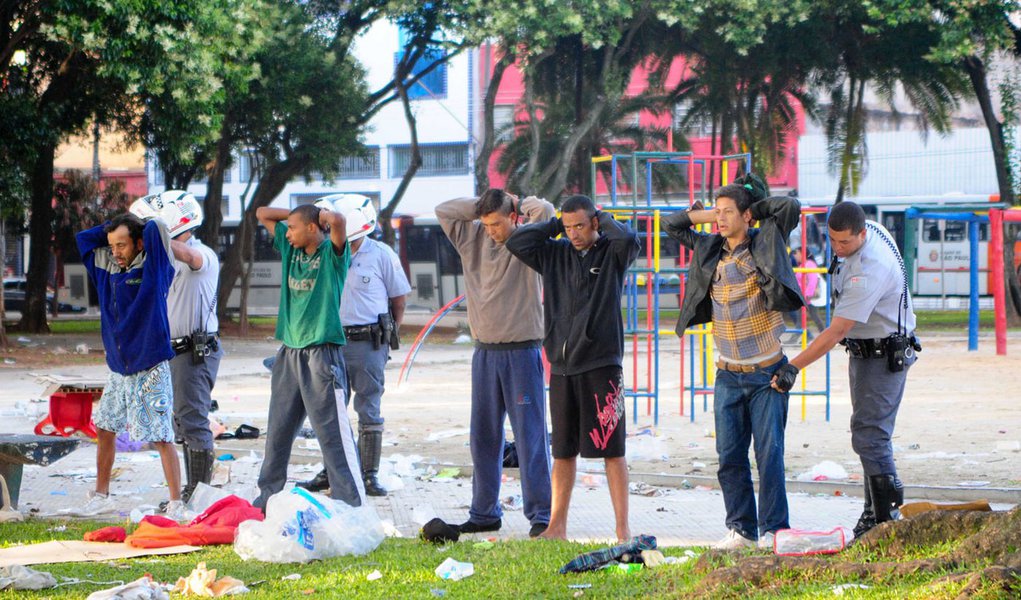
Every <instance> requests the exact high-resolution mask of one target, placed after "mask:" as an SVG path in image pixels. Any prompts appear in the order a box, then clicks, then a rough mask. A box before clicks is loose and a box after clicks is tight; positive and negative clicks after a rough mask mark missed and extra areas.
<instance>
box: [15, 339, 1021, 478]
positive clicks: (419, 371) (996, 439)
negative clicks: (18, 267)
mask: <svg viewBox="0 0 1021 600" xmlns="http://www.w3.org/2000/svg"><path fill="white" fill-rule="evenodd" d="M265 333H266V332H262V331H259V332H258V333H257V334H256V335H255V336H251V337H249V338H248V339H244V340H242V339H238V338H230V337H228V338H227V339H226V340H225V343H224V346H225V348H226V350H227V352H228V356H227V357H226V358H225V359H224V362H223V363H222V366H221V372H220V378H219V382H218V385H217V388H216V390H215V393H214V397H215V398H217V400H218V402H219V404H220V407H221V408H220V412H219V413H217V417H218V418H219V419H221V420H222V421H224V422H225V423H226V424H227V425H228V427H231V426H236V425H237V424H240V423H242V422H247V423H252V424H255V425H256V426H259V427H265V426H266V422H265V414H266V407H267V406H268V402H269V373H268V372H267V371H266V370H265V369H264V368H263V366H262V364H261V361H262V358H264V357H265V356H268V355H270V354H272V353H273V352H274V351H275V348H276V343H275V342H273V341H272V339H271V338H268V336H266V335H263V334H265ZM19 337H22V338H23V339H28V340H29V341H28V342H24V341H22V342H19V341H18V339H19ZM455 337H456V332H454V333H450V332H448V333H446V334H441V335H439V336H437V337H436V338H434V339H430V341H429V342H428V343H427V344H425V346H424V347H423V348H422V350H421V351H420V352H419V354H418V355H417V357H416V359H415V361H414V363H413V368H412V370H411V372H410V376H409V377H408V378H407V382H406V383H403V384H401V385H398V374H399V372H400V368H401V365H402V363H403V361H404V359H405V357H406V355H407V351H408V346H409V345H410V344H409V343H405V345H404V347H403V348H402V349H401V350H399V351H397V352H395V353H394V356H393V360H392V361H391V363H390V365H389V367H388V371H387V377H388V386H387V388H388V391H387V394H386V396H384V403H383V412H384V416H385V418H386V419H387V432H386V434H385V442H386V444H387V447H386V448H385V449H384V453H385V454H391V453H400V454H404V455H409V454H417V455H421V456H423V457H425V458H427V459H428V458H435V459H436V460H437V461H439V462H450V463H454V464H469V463H470V457H469V452H468V447H467V442H468V436H467V429H468V425H469V410H468V409H469V394H470V364H471V347H470V345H467V344H455V343H452V340H453V338H455ZM410 339H411V338H410V337H409V339H408V342H410ZM922 339H923V344H924V349H923V352H922V354H921V358H920V360H919V361H918V363H917V364H916V365H915V366H914V367H913V368H912V370H911V372H910V374H909V376H908V384H907V391H906V393H905V397H904V402H903V404H902V406H901V411H900V415H899V417H898V423H897V432H896V436H895V438H894V445H895V453H896V458H897V461H898V466H899V469H900V474H901V477H902V479H904V481H905V482H906V483H908V484H909V485H932V486H948V487H955V486H960V487H1021V461H1019V460H1018V459H1019V448H1021V392H1019V390H1021V361H1019V359H1018V358H1017V357H1018V354H1019V353H1021V335H1018V334H1012V337H1011V338H1010V339H1009V342H1008V344H1009V345H1008V352H1009V354H1008V355H1007V356H996V354H995V346H994V341H993V338H992V336H991V334H988V335H985V336H983V337H981V339H980V348H979V350H978V351H976V352H968V351H967V338H966V336H965V335H964V333H963V332H962V333H955V334H947V333H943V334H931V335H929V334H927V335H923V336H922ZM11 342H12V345H13V347H12V350H11V351H10V352H9V353H2V352H0V354H2V356H3V360H2V361H0V363H3V364H0V381H2V383H0V411H3V410H7V411H9V414H11V415H17V410H13V412H12V409H14V407H15V406H16V405H18V403H19V401H20V402H21V404H20V406H22V407H23V406H24V402H25V401H27V400H30V399H32V398H37V397H38V395H39V394H40V393H41V390H42V387H43V386H42V385H41V384H39V383H38V379H37V378H38V376H39V375H41V374H54V373H60V374H78V375H83V376H89V377H100V378H102V377H105V372H106V371H105V366H104V363H103V361H102V354H101V353H100V352H99V351H98V350H96V349H97V348H99V347H100V346H101V344H100V341H99V338H98V336H96V335H91V336H82V335H78V336H20V335H19V334H14V335H12V337H11ZM81 343H85V344H87V345H89V347H90V350H91V351H90V352H89V353H88V354H76V353H75V350H76V348H77V346H78V344H81ZM796 351H797V348H794V347H788V348H787V353H788V355H789V356H793V354H794V353H796ZM679 358H680V354H679V350H678V343H677V341H676V339H673V340H668V341H666V342H665V343H664V345H663V348H662V349H661V352H660V359H661V373H660V418H659V424H658V426H656V427H654V419H653V417H652V416H651V415H650V414H647V412H646V406H645V400H644V399H642V400H640V401H639V411H638V414H637V419H634V414H633V408H634V405H633V402H632V401H631V400H629V401H628V404H627V410H628V413H629V414H628V421H627V426H628V432H629V435H631V436H632V437H630V438H629V442H628V447H629V450H628V452H629V463H630V466H631V468H632V470H633V471H636V472H643V473H668V474H675V475H705V476H714V475H715V472H716V453H715V448H714V439H713V437H712V436H713V434H714V432H713V419H712V413H711V409H712V403H711V397H710V401H709V410H710V412H703V409H702V398H701V397H699V398H698V399H697V400H696V411H695V417H694V421H692V420H691V419H690V408H689V405H688V397H687V395H685V407H684V411H685V415H684V416H682V415H681V414H680V410H679V369H678V363H679ZM831 360H832V367H831V372H832V392H831V416H830V420H829V421H827V420H826V418H825V416H826V413H825V401H824V399H823V398H822V397H817V396H810V397H807V400H806V410H805V418H804V419H802V406H801V397H799V396H796V395H792V396H791V405H790V417H789V422H788V426H787V450H786V457H787V473H788V477H789V478H797V477H798V476H802V477H809V478H811V477H812V475H813V467H818V465H820V463H822V462H823V461H832V462H833V463H836V464H837V465H839V466H840V467H843V469H845V470H846V471H847V473H848V475H849V480H850V481H851V482H852V483H853V482H855V481H858V480H859V478H860V474H861V466H860V464H859V463H858V461H857V460H856V458H855V455H854V453H853V452H852V450H851V445H850V434H849V431H848V420H849V417H850V401H849V397H848V392H847V375H846V369H847V359H846V356H845V355H844V354H843V352H842V351H840V350H837V351H834V352H832V353H831ZM11 361H13V364H11ZM639 362H640V363H641V364H642V365H644V364H645V362H646V356H645V355H644V354H643V355H641V356H640V361H639ZM630 367H631V357H630V356H628V357H626V359H625V381H626V382H630V381H631V370H630ZM685 367H686V368H687V357H686V358H685ZM642 369H643V370H642V371H641V372H640V377H641V378H642V380H643V381H644V378H645V372H644V367H642ZM687 376H688V375H686V378H687ZM824 376H825V368H824V365H823V362H822V361H820V362H819V363H817V364H816V365H813V367H812V368H811V369H810V370H809V373H808V377H809V380H808V381H809V383H808V385H809V388H810V389H818V388H819V387H820V386H822V384H823V380H824ZM798 385H799V386H800V381H799V384H798ZM39 409H41V410H44V409H43V408H42V407H41V406H39V407H38V409H37V410H39ZM33 423H34V421H31V420H30V419H29V418H28V417H26V418H23V419H19V418H15V419H4V424H3V425H0V430H3V431H9V432H13V431H18V432H27V430H28V429H30V428H31V425H32V424H33ZM653 432H655V436H652V435H647V434H649V433H653ZM230 443H231V444H232V446H231V447H232V448H239V447H240V448H247V447H249V446H250V447H252V448H253V449H257V450H261V446H262V443H263V442H262V440H256V441H250V442H241V441H237V440H235V441H232V442H230ZM301 443H302V442H299V446H300V445H301ZM312 454H313V455H314V453H312ZM582 466H585V465H584V463H583V465H582ZM830 470H832V467H831V468H830ZM817 473H818V470H817V471H816V472H815V474H817ZM806 474H808V475H806Z"/></svg>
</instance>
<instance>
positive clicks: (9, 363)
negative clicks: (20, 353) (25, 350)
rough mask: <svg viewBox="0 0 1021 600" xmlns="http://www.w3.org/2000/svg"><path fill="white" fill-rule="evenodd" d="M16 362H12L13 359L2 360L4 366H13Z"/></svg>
mask: <svg viewBox="0 0 1021 600" xmlns="http://www.w3.org/2000/svg"><path fill="white" fill-rule="evenodd" d="M17 362H18V361H16V360H14V359H13V358H5V359H4V364H5V365H13V364H17Z"/></svg>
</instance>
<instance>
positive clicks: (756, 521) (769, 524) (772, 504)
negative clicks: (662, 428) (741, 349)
mask: <svg viewBox="0 0 1021 600" xmlns="http://www.w3.org/2000/svg"><path fill="white" fill-rule="evenodd" d="M785 364H787V358H786V357H784V358H781V359H780V360H778V361H777V362H776V363H775V364H773V365H770V366H768V367H763V368H760V369H756V370H755V371H752V372H751V373H736V372H733V371H725V370H722V369H720V370H718V371H717V372H716V390H715V400H714V407H713V412H714V413H715V417H716V452H717V454H719V457H720V469H719V471H718V472H717V477H718V478H719V481H720V489H721V490H722V491H723V503H724V505H725V506H726V509H727V528H728V529H732V530H734V531H737V532H738V533H740V534H741V535H743V536H744V537H746V538H748V539H750V540H755V539H758V537H759V532H762V533H769V532H775V531H777V530H778V529H787V528H789V527H790V524H789V521H788V518H789V517H788V511H787V488H786V484H785V482H784V466H783V450H784V428H785V427H786V426H787V404H788V401H789V396H788V395H787V394H782V393H780V392H778V391H776V390H774V389H773V388H771V387H770V385H769V382H770V380H771V379H772V378H773V374H774V373H776V371H777V369H779V368H780V367H781V366H783V365H785ZM753 441H754V444H755V445H754V448H755V463H756V465H757V466H758V470H759V510H758V518H756V511H755V490H754V488H753V487H752V472H751V466H750V464H749V462H748V448H749V446H750V445H751V444H752V442H753Z"/></svg>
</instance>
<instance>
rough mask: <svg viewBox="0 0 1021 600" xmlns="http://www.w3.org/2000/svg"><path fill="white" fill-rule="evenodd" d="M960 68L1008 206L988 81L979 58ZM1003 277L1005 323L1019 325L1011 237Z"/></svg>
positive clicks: (1020, 300) (1020, 297)
mask: <svg viewBox="0 0 1021 600" xmlns="http://www.w3.org/2000/svg"><path fill="white" fill-rule="evenodd" d="M964 69H965V71H967V72H968V78H969V79H970V80H971V87H972V89H973V90H974V91H975V99H976V100H978V104H979V106H980V107H981V108H982V118H983V119H984V120H985V123H986V129H987V130H988V131H989V142H990V145H991V146H992V148H993V165H994V166H995V167H996V183H997V187H998V188H999V190H1000V201H1001V202H1006V203H1007V204H1008V205H1010V206H1013V205H1014V204H1015V198H1014V190H1013V188H1011V186H1010V174H1009V172H1008V169H1007V147H1006V144H1005V143H1004V139H1003V124H1002V123H1000V121H999V120H997V118H996V110H995V109H994V108H993V100H992V96H991V94H990V93H989V81H988V79H987V78H986V68H985V64H984V63H983V62H982V59H981V58H979V57H977V56H969V57H968V58H965V59H964ZM1004 229H1005V230H1006V232H1010V231H1012V228H1011V227H1010V226H1006V227H1004ZM1003 247H1004V260H1003V269H1004V273H1003V277H1004V279H1003V280H1004V281H1005V282H1006V286H1007V295H1008V296H1009V297H1010V299H1011V304H1012V305H1013V307H1014V310H1013V311H1009V310H1008V311H1007V322H1008V324H1009V325H1011V326H1017V325H1021V283H1019V282H1018V276H1017V271H1015V270H1014V237H1013V236H1011V237H1004V245H1003Z"/></svg>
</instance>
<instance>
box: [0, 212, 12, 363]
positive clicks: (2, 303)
mask: <svg viewBox="0 0 1021 600" xmlns="http://www.w3.org/2000/svg"><path fill="white" fill-rule="evenodd" d="M6 271H7V220H6V219H4V218H3V215H0V275H2V274H3V273H5V272H6ZM2 279H3V278H2V276H0V280H2ZM6 306H7V301H6V300H5V299H4V286H3V285H0V348H2V349H3V351H4V352H10V350H11V347H10V345H9V344H8V342H7V326H6V325H5V324H4V321H5V320H6V319H7V309H6V308H5V307H6Z"/></svg>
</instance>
